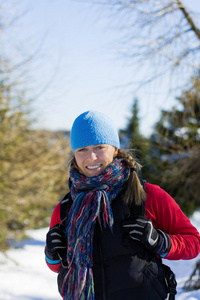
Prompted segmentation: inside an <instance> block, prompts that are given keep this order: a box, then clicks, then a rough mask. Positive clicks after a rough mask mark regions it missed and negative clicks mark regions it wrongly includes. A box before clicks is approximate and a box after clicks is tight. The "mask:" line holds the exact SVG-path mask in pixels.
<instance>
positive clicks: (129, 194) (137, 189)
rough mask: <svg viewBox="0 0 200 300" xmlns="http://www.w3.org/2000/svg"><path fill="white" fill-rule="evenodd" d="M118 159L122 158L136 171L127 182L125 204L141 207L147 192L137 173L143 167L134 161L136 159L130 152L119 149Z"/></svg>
mask: <svg viewBox="0 0 200 300" xmlns="http://www.w3.org/2000/svg"><path fill="white" fill-rule="evenodd" d="M117 157H118V158H122V159H123V160H124V161H125V162H126V163H127V165H128V166H129V168H131V169H134V171H132V172H131V174H130V177H129V179H128V182H127V189H126V192H125V202H126V203H127V204H129V205H130V204H132V203H135V204H136V205H140V204H141V203H142V201H143V200H145V198H146V194H145V191H144V189H143V187H142V185H141V182H140V179H139V177H138V175H137V172H138V171H140V170H141V165H140V164H139V163H138V162H136V161H135V160H134V158H133V157H132V155H131V154H130V153H129V152H128V150H122V149H119V150H118V154H117Z"/></svg>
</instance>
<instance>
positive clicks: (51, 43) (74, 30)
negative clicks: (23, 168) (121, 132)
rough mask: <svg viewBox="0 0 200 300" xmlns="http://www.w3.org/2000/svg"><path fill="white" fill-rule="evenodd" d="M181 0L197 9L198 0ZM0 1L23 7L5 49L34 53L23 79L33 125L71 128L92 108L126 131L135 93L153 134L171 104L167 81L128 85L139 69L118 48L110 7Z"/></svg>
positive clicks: (144, 126) (72, 0) (145, 130)
mask: <svg viewBox="0 0 200 300" xmlns="http://www.w3.org/2000/svg"><path fill="white" fill-rule="evenodd" d="M183 2H185V4H186V5H189V7H190V8H191V9H193V10H194V11H196V10H197V11H198V12H200V1H199V0H188V1H187V0H185V1H183ZM3 5H4V6H5V9H6V10H7V12H9V13H10V14H11V15H12V14H13V15H16V14H18V13H19V14H20V12H23V14H22V16H21V17H19V19H18V20H17V21H16V22H15V23H14V26H12V27H11V28H12V29H11V30H10V32H9V35H8V36H9V42H8V43H7V42H6V39H5V43H4V49H5V51H8V49H9V51H11V52H12V49H13V51H16V49H17V51H18V52H19V53H20V57H25V58H26V57H27V56H29V55H33V59H32V60H30V61H29V63H28V64H27V65H26V69H27V77H26V81H27V91H28V95H29V97H30V98H33V99H34V101H33V109H34V116H35V117H36V118H37V122H36V123H35V125H34V126H35V128H41V129H43V128H44V129H50V130H60V129H61V130H70V128H71V126H72V123H73V121H74V119H75V118H76V117H77V116H78V115H79V114H80V113H82V112H84V111H87V110H90V109H92V110H97V111H101V112H103V113H106V114H107V115H108V116H110V118H111V119H113V121H114V123H115V125H116V127H117V128H118V129H124V128H125V127H126V124H127V119H128V118H129V117H130V116H131V115H130V111H131V107H132V105H133V100H134V99H135V98H138V100H139V117H140V130H141V133H142V134H144V135H146V136H148V135H150V134H151V132H152V129H153V126H154V124H155V122H156V121H157V120H158V119H159V115H160V110H161V108H162V109H169V108H171V107H172V105H174V103H175V100H174V97H172V96H169V95H168V94H167V92H166V87H165V82H160V81H157V83H156V82H155V83H153V84H151V85H149V86H144V87H143V89H142V90H140V91H138V92H135V90H134V86H129V85H127V83H128V82H130V81H131V80H132V78H133V79H134V80H135V79H137V76H138V74H137V72H136V70H135V69H134V67H133V66H132V65H130V64H129V63H127V61H125V58H124V59H123V57H119V53H117V51H116V49H115V48H116V43H117V41H118V42H119V40H118V39H119V37H118V35H119V32H118V31H117V30H116V28H117V20H116V21H115V22H113V21H114V19H113V18H110V17H109V13H110V7H105V6H103V5H99V4H96V5H92V4H91V1H89V0H34V1H31V0H21V1H19V0H7V1H6V3H4V4H3ZM13 28H14V29H13ZM12 43H13V45H15V47H16V45H17V47H16V48H15V47H13V48H12V47H11V45H12ZM11 48H12V49H11ZM14 49H15V50H14ZM13 53H15V54H13V56H14V55H16V52H13ZM16 59H18V58H17V56H16ZM143 76H144V77H145V74H144V75H143ZM158 85H160V89H158ZM161 87H162V89H161Z"/></svg>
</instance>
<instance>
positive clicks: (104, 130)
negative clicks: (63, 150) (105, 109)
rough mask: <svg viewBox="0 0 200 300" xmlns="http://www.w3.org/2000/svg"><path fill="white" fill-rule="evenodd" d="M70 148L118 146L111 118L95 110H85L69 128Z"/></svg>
mask: <svg viewBox="0 0 200 300" xmlns="http://www.w3.org/2000/svg"><path fill="white" fill-rule="evenodd" d="M70 142H71V148H72V151H73V152H74V151H75V150H76V149H78V148H82V147H87V146H92V145H99V144H107V145H111V146H114V147H117V148H119V147H120V143H119V135H118V132H117V129H116V128H115V126H114V124H113V122H112V120H111V119H110V118H109V117H107V116H106V115H104V114H103V113H100V112H97V111H86V112H84V113H82V114H81V115H80V116H78V117H77V118H76V119H75V121H74V123H73V125H72V129H71V137H70Z"/></svg>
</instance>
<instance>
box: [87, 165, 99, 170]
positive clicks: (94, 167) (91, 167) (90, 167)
mask: <svg viewBox="0 0 200 300" xmlns="http://www.w3.org/2000/svg"><path fill="white" fill-rule="evenodd" d="M98 167H100V165H97V166H87V168H88V169H90V170H92V169H96V168H98Z"/></svg>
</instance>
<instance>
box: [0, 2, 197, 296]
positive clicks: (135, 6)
mask: <svg viewBox="0 0 200 300" xmlns="http://www.w3.org/2000/svg"><path fill="white" fill-rule="evenodd" d="M74 2H75V3H76V6H78V7H79V10H78V13H79V14H80V13H81V10H82V8H84V9H85V11H86V10H87V9H88V10H90V12H91V11H92V14H93V19H92V21H93V22H95V24H96V23H97V24H100V25H101V24H102V23H103V24H104V26H105V27H104V30H105V28H106V30H107V29H108V28H109V30H111V29H112V30H113V31H112V32H114V33H115V34H114V36H115V39H113V36H112V37H111V36H106V34H105V39H103V38H102V43H101V51H99V52H97V53H96V54H97V56H99V57H101V55H102V56H103V55H104V52H103V51H105V52H106V53H107V52H109V51H111V52H109V53H110V57H109V60H111V59H113V60H114V61H115V64H117V62H119V61H120V63H121V69H120V70H121V72H122V74H123V78H124V73H123V72H124V71H123V66H126V65H128V70H129V71H127V74H128V76H126V78H125V79H126V80H125V81H123V82H122V79H121V77H120V73H117V75H118V77H119V78H120V81H121V82H120V83H119V82H118V81H116V82H115V81H114V80H115V79H116V78H115V77H111V81H112V84H111V83H110V88H109V80H108V79H107V78H106V84H105V82H103V81H102V83H103V85H105V90H101V91H99V94H100V98H102V95H104V99H103V100H101V101H102V102H101V101H100V100H99V95H98V94H97V91H96V92H95V93H94V92H93V91H92V99H93V100H92V102H87V100H86V99H87V97H86V96H88V94H87V93H86V94H85V97H84V87H83V86H82V87H79V84H80V83H79V82H78V84H76V88H77V89H79V88H80V90H81V92H82V93H83V95H82V97H81V102H80V103H79V104H78V105H76V103H75V105H73V98H70V97H71V96H70V86H71V83H72V82H73V78H72V77H73V76H74V74H71V72H70V71H69V70H68V67H67V65H64V67H65V68H64V72H65V73H62V74H60V75H59V72H60V70H61V68H60V67H58V65H57V64H56V63H52V62H54V54H53V52H51V49H52V48H51V47H49V46H48V45H46V44H45V43H46V41H48V38H51V33H52V34H53V31H54V30H55V28H56V20H57V19H59V14H57V13H56V10H54V15H53V16H51V18H53V17H54V18H55V23H54V25H55V28H52V27H51V28H46V27H45V24H47V21H46V20H45V19H44V22H43V23H42V24H40V28H39V32H40V33H41V34H42V35H40V36H39V37H38V36H37V39H35V40H34V39H32V38H31V37H30V38H29V30H28V29H30V28H29V27H27V32H26V26H24V24H25V23H23V20H25V19H26V20H27V19H28V20H31V13H32V10H34V9H36V8H37V6H39V5H40V4H39V2H38V3H37V1H36V2H35V4H34V5H35V6H34V5H32V4H30V3H31V2H30V1H28V0H27V1H25V0H24V1H17V0H15V1H14V0H13V1H11V0H8V1H0V41H1V47H0V142H1V147H0V153H1V155H0V189H1V193H0V228H1V231H0V249H1V255H3V256H0V257H4V256H6V255H7V254H6V253H7V251H8V249H13V248H15V247H16V245H20V244H19V243H20V242H21V241H23V240H24V239H26V238H27V230H35V229H36V230H39V231H36V232H40V230H43V229H42V228H47V226H48V225H49V221H50V216H51V213H52V211H53V208H54V207H55V205H56V203H57V202H58V201H59V199H60V198H61V197H62V196H63V195H64V194H65V193H66V192H67V180H68V174H67V157H68V155H69V154H70V151H71V150H70V146H69V130H70V127H68V125H67V120H71V122H72V120H73V119H74V117H76V116H77V115H78V114H79V113H80V112H81V110H87V109H96V110H102V111H103V110H105V111H103V112H105V113H106V112H108V113H109V114H111V112H112V113H113V115H111V117H112V118H113V119H114V120H115V121H116V120H117V119H118V118H119V117H118V116H119V115H120V113H121V115H123V119H124V120H123V122H122V123H121V124H123V126H119V133H120V139H121V145H122V147H125V148H131V149H133V153H134V155H135V157H136V158H137V159H138V160H139V161H140V162H141V164H142V165H143V171H142V177H143V178H144V179H146V180H147V181H149V182H151V183H155V184H158V185H160V186H161V187H162V188H164V189H165V190H166V191H167V192H168V193H169V194H171V195H172V197H173V198H174V199H175V200H176V201H177V203H178V204H179V205H180V207H181V208H182V210H183V211H184V213H185V214H186V215H187V216H188V217H190V218H192V217H194V213H198V210H199V207H200V198H199V192H200V189H199V178H200V21H199V20H200V8H199V3H197V2H198V0H197V1H196V2H195V1H179V0H176V1H175V0H174V1H171V0H162V1H155V0H148V1H146V0H140V1H135V0H125V1H114V0H113V1H112V0H111V1H106V0H102V1H95V0H94V1H93V0H90V1H85V2H84V1H73V0H71V1H70V0H68V1H66V3H65V5H64V4H63V3H62V1H58V0H52V1H49V2H47V1H44V3H46V5H47V7H48V5H49V6H51V5H52V6H53V5H55V7H56V9H58V10H59V9H64V8H65V9H66V12H67V9H68V8H71V12H73V9H74V8H73V9H72V6H73V5H74ZM189 2H190V3H189ZM44 3H43V4H44ZM189 4H190V6H189ZM191 4H193V6H191ZM63 5H64V6H63ZM62 6H63V7H62ZM43 9H44V7H43ZM198 9H199V10H198ZM41 10H42V8H41ZM46 13H48V12H46ZM44 15H45V9H44ZM38 18H39V16H38ZM60 18H61V17H60ZM37 22H39V21H38V20H37V19H36V20H35V23H31V26H32V27H31V28H34V27H35V28H36V25H37ZM82 22H83V20H82ZM85 22H86V21H85ZM105 24H106V25H105ZM79 25H80V24H79ZM81 25H83V26H82V27H83V28H81V27H78V24H77V27H76V28H75V29H76V34H77V35H78V32H79V31H81V30H82V31H83V30H84V23H83V24H81ZM101 26H102V25H101ZM46 29H48V30H49V31H48V32H47V31H46ZM65 30H66V31H67V27H66V28H65ZM22 32H26V34H27V35H25V34H22ZM33 32H34V33H35V31H33ZM33 32H32V34H33ZM20 33H21V35H20ZM110 33H111V31H110ZM96 35H98V33H97V34H96ZM96 35H95V36H96ZM98 37H99V39H100V36H98ZM65 38H66V39H67V42H68V45H70V43H73V38H74V36H73V33H71V36H70V35H66V36H65ZM106 38H107V40H106ZM79 40H80V38H79ZM36 41H37V42H36ZM109 41H110V44H109ZM57 42H58V41H57ZM59 42H60V43H61V44H60V45H59V47H61V46H62V43H64V38H62V39H60V40H59ZM95 42H97V41H95ZM82 43H83V47H84V45H85V44H87V43H89V42H88V41H87V40H83V41H82ZM52 45H53V42H52ZM104 48H105V49H104ZM69 49H70V47H69ZM94 49H95V48H93V50H94ZM76 50H77V49H76ZM76 50H74V51H76ZM48 51H49V52H48ZM84 51H86V50H85V48H83V52H84ZM113 51H114V52H113ZM62 55H63V56H65V57H67V55H68V53H67V52H64V53H62ZM92 55H93V52H92V51H91V52H90V51H89V52H87V56H88V68H89V60H90V58H91V60H92ZM112 55H113V57H112ZM111 57H112V58H111ZM99 59H101V58H99ZM107 60H108V57H107V58H106V60H105V64H106V62H107ZM94 61H95V60H94ZM93 63H94V62H93ZM79 64H80V61H79V60H78V59H77V60H75V61H73V63H72V68H74V69H78V70H79ZM43 65H45V66H47V67H46V68H47V70H46V73H43V72H44V71H43V72H41V70H43V69H42V68H43ZM50 67H51V70H50ZM85 67H86V68H87V66H85ZM93 67H94V69H95V67H96V65H95V64H94V66H93ZM80 68H81V66H80ZM124 68H125V67H124ZM52 70H53V71H52ZM99 70H100V69H99ZM131 70H132V71H131ZM115 71H116V70H115ZM62 72H63V71H62ZM49 73H51V74H50V75H49ZM111 73H112V74H113V73H114V72H111ZM39 74H40V76H39ZM45 74H46V75H45ZM47 74H48V76H47ZM63 74H64V76H63ZM99 74H100V71H98V76H99ZM131 74H132V75H131ZM133 74H134V76H133ZM136 74H137V76H136ZM84 75H85V73H83V76H82V74H81V75H80V76H81V77H80V81H81V82H82V81H83V82H84ZM70 76H71V77H70ZM85 76H86V75H85ZM104 76H105V77H106V74H103V75H102V77H104ZM91 77H93V74H91ZM77 78H79V77H77ZM97 78H98V79H97V80H99V81H101V79H100V78H99V77H97ZM62 80H63V81H62ZM102 80H103V79H102ZM87 81H88V82H89V83H88V86H90V88H91V89H92V87H93V85H94V83H93V81H92V78H90V79H89V80H87ZM113 83H114V86H113ZM86 84H87V83H86ZM66 85H67V89H69V93H67V92H66ZM76 88H75V89H76ZM113 89H114V90H115V91H114V92H113ZM55 91H56V93H55ZM116 91H117V92H116ZM63 94H64V99H65V100H63V98H62V97H63ZM52 95H56V101H55V102H52V101H53V100H52V98H53V96H52ZM95 95H96V96H95ZM122 95H123V96H122ZM112 96H114V98H115V100H113V99H112V98H113V97H112ZM154 96H155V99H154ZM172 98H173V101H172V103H173V105H168V106H164V102H167V101H168V99H172ZM111 99H112V100H111ZM126 99H127V101H129V106H128V107H129V109H127V110H128V111H127V114H126V113H122V112H123V110H122V107H123V109H124V107H127V106H125V102H126ZM144 99H149V101H151V102H149V103H148V105H147V106H148V107H149V111H148V109H147V113H146V115H145V118H144V117H141V110H142V109H144V108H143V106H145V104H147V102H144ZM88 101H89V100H88ZM170 101H171V100H170ZM63 102H65V105H66V108H65V110H64V112H63V115H61V112H60V111H59V110H57V109H58V108H59V106H61V107H62V105H63ZM41 103H43V106H41ZM142 103H143V104H142ZM144 103H145V104H144ZM158 103H159V105H158ZM170 103H171V102H170ZM50 106H52V108H53V110H54V112H55V114H58V115H59V116H58V119H63V120H66V126H61V127H62V129H59V130H58V128H57V127H56V126H55V128H52V126H49V128H48V126H42V125H41V123H40V119H41V118H47V119H48V112H49V111H48V109H47V107H50ZM113 107H115V110H114V108H113ZM154 107H155V109H156V107H160V112H159V117H158V118H157V119H156V116H155V115H154V110H153V109H154ZM37 108H38V110H37ZM38 111H39V113H38ZM72 116H73V119H71V117H72ZM115 118H116V119H115ZM120 118H121V116H120ZM148 119H151V123H152V122H153V126H152V130H151V132H150V133H148V134H146V133H147V132H149V128H148V127H149V126H150V125H148V122H147V120H148ZM58 122H59V121H58ZM116 122H117V121H116ZM50 123H52V124H53V123H54V119H53V117H52V115H51V118H50ZM52 124H51V125H52ZM198 216H199V215H198ZM43 242H44V241H43V240H42V243H43ZM9 251H11V250H9ZM32 255H33V254H32ZM8 257H9V256H8ZM30 259H32V258H31V257H30ZM6 263H7V261H6ZM3 264H5V260H3V259H0V273H1V272H4V269H3V268H2V266H3ZM10 264H12V262H11V261H10ZM193 267H194V265H193ZM193 267H192V268H193ZM190 270H191V271H192V269H190ZM15 275H16V274H15ZM189 275H190V271H188V274H187V276H188V277H189ZM198 295H199V296H198ZM198 295H197V298H192V297H191V298H182V299H191V300H192V299H200V294H198ZM198 297H199V298H198ZM1 299H3V298H1ZM4 299H6V298H4ZM8 299H15V298H14V296H13V298H12V297H11V298H8ZM24 299H40V300H41V299H47V298H41V297H40V298H30V297H27V298H24ZM48 299H50V298H48Z"/></svg>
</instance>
